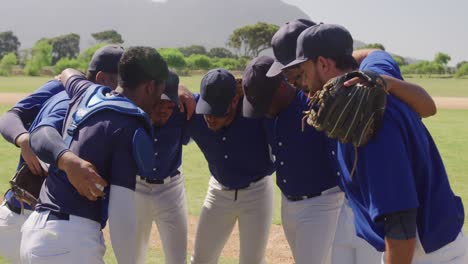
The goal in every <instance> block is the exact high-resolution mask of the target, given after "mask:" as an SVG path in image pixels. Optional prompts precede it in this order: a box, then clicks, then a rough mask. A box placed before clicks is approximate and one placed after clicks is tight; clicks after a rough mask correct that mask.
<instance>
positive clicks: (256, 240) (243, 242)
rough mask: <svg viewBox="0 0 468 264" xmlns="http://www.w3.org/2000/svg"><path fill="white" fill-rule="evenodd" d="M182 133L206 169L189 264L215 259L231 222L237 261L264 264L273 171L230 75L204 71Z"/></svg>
mask: <svg viewBox="0 0 468 264" xmlns="http://www.w3.org/2000/svg"><path fill="white" fill-rule="evenodd" d="M196 99H197V107H196V114H195V115H194V116H193V117H192V120H191V121H190V123H189V125H188V127H187V133H188V135H189V136H190V137H191V138H192V139H193V140H194V141H195V142H196V144H197V145H198V146H199V148H200V150H201V151H202V152H203V154H204V156H205V158H206V160H207V162H208V166H209V170H210V172H211V176H212V177H211V179H210V181H209V188H208V193H207V195H206V198H205V201H204V204H203V208H202V211H201V213H200V219H199V222H198V227H197V233H196V237H195V246H194V252H193V255H192V259H191V261H192V263H206V264H208V263H217V262H218V259H219V256H220V255H221V251H222V249H223V247H224V245H225V243H226V241H227V239H228V238H229V235H230V234H231V232H232V230H233V228H234V225H235V224H236V222H238V224H239V232H240V234H239V235H240V256H239V262H240V263H265V259H264V258H265V257H264V255H265V250H266V245H267V241H268V234H269V230H270V225H271V222H272V217H273V195H274V190H273V182H272V181H271V177H270V175H271V174H272V173H273V171H274V168H273V162H272V160H271V157H270V154H269V149H268V144H267V137H266V134H265V127H264V125H265V124H264V121H263V120H261V119H257V120H255V119H246V118H244V117H242V114H241V111H242V100H241V99H242V96H241V95H239V94H236V81H235V79H234V76H233V75H232V74H231V73H229V72H228V71H226V70H224V69H214V70H211V71H209V72H208V73H207V74H206V75H205V76H204V77H203V79H202V81H201V89H200V95H199V96H198V95H197V96H196Z"/></svg>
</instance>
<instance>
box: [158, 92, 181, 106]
mask: <svg viewBox="0 0 468 264" xmlns="http://www.w3.org/2000/svg"><path fill="white" fill-rule="evenodd" d="M161 100H167V101H171V102H174V103H175V104H176V105H177V104H179V97H177V96H176V97H174V96H170V95H168V94H165V93H163V94H162V95H161Z"/></svg>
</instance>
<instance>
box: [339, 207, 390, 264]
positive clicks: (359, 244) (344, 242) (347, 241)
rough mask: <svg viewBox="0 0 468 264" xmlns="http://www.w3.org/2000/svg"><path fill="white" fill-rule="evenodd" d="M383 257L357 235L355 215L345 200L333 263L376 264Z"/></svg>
mask: <svg viewBox="0 0 468 264" xmlns="http://www.w3.org/2000/svg"><path fill="white" fill-rule="evenodd" d="M381 257H382V252H379V251H377V250H376V249H375V248H374V247H373V246H371V245H370V244H369V243H367V242H366V241H365V240H364V239H362V238H360V237H358V236H357V235H356V228H355V225H354V213H353V210H352V209H351V207H349V204H348V200H347V199H346V198H345V200H344V203H343V206H342V208H341V212H340V216H339V218H338V227H337V228H336V235H335V241H334V242H333V253H332V263H333V264H343V263H346V264H348V263H349V264H375V263H379V262H380V260H381Z"/></svg>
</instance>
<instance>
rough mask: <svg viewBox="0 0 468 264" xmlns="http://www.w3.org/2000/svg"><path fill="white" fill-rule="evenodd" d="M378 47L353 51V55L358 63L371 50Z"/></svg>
mask: <svg viewBox="0 0 468 264" xmlns="http://www.w3.org/2000/svg"><path fill="white" fill-rule="evenodd" d="M377 50H379V49H360V50H355V51H353V57H354V59H355V60H356V61H357V63H358V65H360V64H361V62H362V61H363V60H364V59H365V58H366V57H367V56H368V55H369V54H371V53H372V52H374V51H377Z"/></svg>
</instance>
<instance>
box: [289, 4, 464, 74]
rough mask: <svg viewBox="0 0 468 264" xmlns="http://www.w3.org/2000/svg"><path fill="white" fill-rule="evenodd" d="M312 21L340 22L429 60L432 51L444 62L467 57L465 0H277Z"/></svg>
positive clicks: (362, 37)
mask: <svg viewBox="0 0 468 264" xmlns="http://www.w3.org/2000/svg"><path fill="white" fill-rule="evenodd" d="M282 1H283V2H286V3H289V4H293V5H296V6H298V7H300V8H301V9H302V10H303V11H304V12H305V13H307V14H308V15H309V16H310V18H311V19H312V20H314V21H315V22H325V23H335V24H341V25H343V26H345V27H346V28H347V29H348V30H349V31H350V32H351V34H352V35H353V37H354V38H355V39H359V40H361V41H364V42H366V43H374V42H379V43H382V44H383V45H384V46H385V47H386V49H387V50H388V51H390V52H394V53H397V54H401V55H404V56H407V57H413V58H418V59H426V60H432V59H433V58H434V55H435V54H436V53H437V52H444V53H447V54H449V55H450V56H451V57H452V61H451V62H450V63H449V64H450V65H455V64H456V63H457V62H459V61H462V60H466V61H468V13H467V11H468V1H466V0H444V1H440V0H439V1H436V0H426V1H423V0H405V1H403V0H391V1H390V0H373V1H372V0H353V1H346V0H342V1H338V0H325V1H323V0H322V1H317V0H282Z"/></svg>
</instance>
